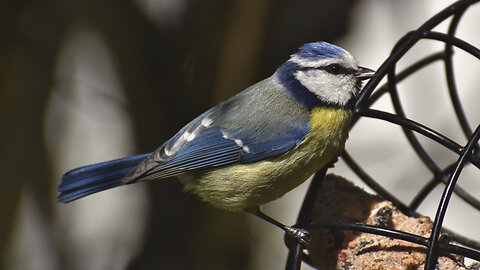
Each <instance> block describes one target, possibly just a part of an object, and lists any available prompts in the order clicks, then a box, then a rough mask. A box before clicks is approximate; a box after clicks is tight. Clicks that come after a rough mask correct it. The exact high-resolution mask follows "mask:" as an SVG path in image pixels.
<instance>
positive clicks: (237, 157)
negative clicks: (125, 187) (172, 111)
mask: <svg viewBox="0 0 480 270" xmlns="http://www.w3.org/2000/svg"><path fill="white" fill-rule="evenodd" d="M270 89H272V88H270ZM248 90H249V89H247V90H245V91H244V92H242V93H240V94H239V95H237V96H235V97H233V98H232V99H230V100H228V101H226V102H224V103H220V104H219V105H217V106H216V107H214V108H212V109H210V110H208V111H207V112H205V113H204V114H202V115H200V116H199V117H197V118H196V119H195V120H193V121H192V122H190V123H189V124H188V125H186V126H185V127H184V128H182V129H181V130H180V131H179V132H178V133H177V134H176V135H175V136H174V137H173V138H172V139H170V140H169V141H167V142H166V143H165V144H164V145H162V146H161V147H159V148H158V149H157V150H156V151H155V152H153V153H152V154H151V156H149V157H148V158H146V159H145V160H144V161H143V162H142V163H141V164H140V165H139V166H137V168H136V169H135V170H133V171H132V172H131V173H130V174H128V175H127V176H126V177H124V178H123V182H124V183H130V182H134V181H138V180H148V179H159V178H166V177H170V176H175V175H180V174H182V173H185V172H188V171H191V170H199V169H208V168H213V167H218V166H224V165H228V164H233V163H252V162H256V161H259V160H262V159H265V158H269V157H273V156H277V155H280V154H282V153H285V152H287V151H288V150H290V149H292V148H293V147H295V146H296V145H298V144H300V143H301V142H302V141H303V140H304V139H305V137H306V136H307V135H308V132H309V129H310V126H309V117H308V116H309V115H308V112H307V111H304V110H303V109H302V108H300V107H294V106H295V105H296V104H293V103H291V102H292V99H291V98H290V97H288V96H284V95H281V94H279V93H285V92H284V91H283V89H280V90H282V91H279V93H275V94H276V95H272V94H271V93H268V90H269V89H267V90H263V92H261V93H267V94H268V95H267V96H262V95H257V96H255V94H256V93H259V92H258V91H255V90H258V89H255V88H253V89H250V91H248ZM273 90H278V89H273ZM273 90H272V91H273ZM272 96H274V97H276V98H272ZM251 100H254V101H255V102H251ZM288 102H290V104H286V103H288ZM292 104H293V105H292ZM285 106H289V110H285ZM292 107H293V109H292ZM272 112H273V114H272Z"/></svg>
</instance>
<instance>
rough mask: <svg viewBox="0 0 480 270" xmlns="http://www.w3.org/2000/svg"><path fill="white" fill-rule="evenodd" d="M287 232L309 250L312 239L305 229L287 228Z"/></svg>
mask: <svg viewBox="0 0 480 270" xmlns="http://www.w3.org/2000/svg"><path fill="white" fill-rule="evenodd" d="M285 232H286V233H287V234H288V235H289V236H291V237H292V238H294V239H295V240H297V242H299V243H300V244H301V245H302V246H303V247H304V248H308V246H309V245H310V243H311V242H312V237H311V236H310V233H309V232H308V231H307V230H305V229H300V228H294V227H288V226H287V227H285Z"/></svg>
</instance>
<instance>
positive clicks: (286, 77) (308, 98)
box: [276, 42, 374, 109]
mask: <svg viewBox="0 0 480 270" xmlns="http://www.w3.org/2000/svg"><path fill="white" fill-rule="evenodd" d="M373 73H374V71H373V70H371V69H368V68H364V67H360V66H358V62H357V61H356V60H355V58H354V57H353V56H352V55H351V54H350V53H349V52H347V51H346V50H344V49H342V48H340V47H338V46H335V45H332V44H330V43H327V42H314V43H307V44H305V45H303V46H302V47H301V48H300V50H299V51H298V52H296V53H295V54H292V55H291V57H290V59H289V60H288V61H287V62H285V63H284V64H283V65H282V66H281V67H280V68H279V69H278V70H277V72H276V75H277V78H278V80H279V82H280V83H281V84H283V85H284V86H285V88H286V89H287V92H289V94H291V95H292V96H293V97H294V98H295V99H296V100H297V101H298V102H300V103H301V104H302V105H304V106H306V107H307V108H308V109H311V108H312V107H314V106H332V107H340V108H348V107H352V106H353V104H354V103H355V100H356V97H357V96H358V94H359V92H360V88H361V86H362V81H363V80H365V79H368V78H371V77H372V76H373Z"/></svg>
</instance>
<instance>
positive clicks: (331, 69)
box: [318, 64, 355, 75]
mask: <svg viewBox="0 0 480 270" xmlns="http://www.w3.org/2000/svg"><path fill="white" fill-rule="evenodd" d="M318 69H321V70H325V71H326V72H328V73H331V74H334V75H339V74H343V75H349V74H353V73H355V70H354V69H353V68H346V67H344V66H342V65H340V64H330V65H327V66H322V67H319V68H318Z"/></svg>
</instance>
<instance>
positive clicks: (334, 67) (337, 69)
mask: <svg viewBox="0 0 480 270" xmlns="http://www.w3.org/2000/svg"><path fill="white" fill-rule="evenodd" d="M325 70H326V71H327V72H328V73H331V74H340V73H344V70H345V68H344V67H342V66H341V65H339V64H330V65H328V66H326V67H325Z"/></svg>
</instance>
